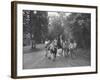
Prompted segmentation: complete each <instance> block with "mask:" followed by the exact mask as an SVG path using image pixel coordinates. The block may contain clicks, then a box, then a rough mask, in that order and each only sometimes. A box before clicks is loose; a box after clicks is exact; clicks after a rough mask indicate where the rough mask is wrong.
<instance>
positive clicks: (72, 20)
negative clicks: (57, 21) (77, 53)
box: [68, 13, 91, 48]
mask: <svg viewBox="0 0 100 80" xmlns="http://www.w3.org/2000/svg"><path fill="white" fill-rule="evenodd" d="M68 23H69V24H68V25H69V26H70V28H71V32H72V35H73V38H74V39H75V40H76V41H77V42H78V46H79V47H82V48H90V44H91V40H90V39H91V15H90V14H88V13H72V14H71V15H70V16H69V18H68Z"/></svg>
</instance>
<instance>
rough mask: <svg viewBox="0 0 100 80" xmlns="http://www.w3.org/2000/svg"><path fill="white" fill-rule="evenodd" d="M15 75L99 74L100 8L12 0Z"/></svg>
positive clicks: (13, 67)
mask: <svg viewBox="0 0 100 80" xmlns="http://www.w3.org/2000/svg"><path fill="white" fill-rule="evenodd" d="M12 15H13V17H14V18H12V76H14V77H15V78H16V77H19V78H20V77H40V76H41V77H42V76H43V77H44V76H60V75H73V74H90V73H97V7H96V6H83V5H65V4H52V3H34V2H33V3H32V2H13V3H12Z"/></svg>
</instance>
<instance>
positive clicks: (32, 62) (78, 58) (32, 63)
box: [23, 44, 91, 69]
mask: <svg viewBox="0 0 100 80" xmlns="http://www.w3.org/2000/svg"><path fill="white" fill-rule="evenodd" d="M44 55H45V49H44V45H43V44H40V45H37V49H35V50H32V49H31V47H30V46H26V47H24V49H23V58H24V61H23V68H24V69H36V68H56V67H57V68H58V67H75V66H77V67H79V66H89V65H90V62H91V61H90V53H89V50H88V51H87V50H81V49H78V50H77V52H76V54H75V55H73V57H71V56H67V57H63V56H57V58H56V60H55V61H52V60H49V59H48V58H46V57H45V56H44Z"/></svg>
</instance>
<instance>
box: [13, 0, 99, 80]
mask: <svg viewBox="0 0 100 80" xmlns="http://www.w3.org/2000/svg"><path fill="white" fill-rule="evenodd" d="M17 4H27V5H30V4H31V5H33V4H35V5H49V6H59V7H60V6H61V7H77V8H79V7H81V8H94V9H96V71H94V72H80V73H63V74H49V75H33V76H17ZM97 16H98V7H97V6H88V5H73V4H57V3H40V2H26V1H12V2H11V77H12V78H16V79H17V78H32V77H50V76H66V75H80V74H94V73H97V72H98V67H97V66H98V65H97V63H98V59H97V57H98V54H97V50H98V47H97V44H98V32H97V30H98V27H97V26H98V25H97V24H98V18H97Z"/></svg>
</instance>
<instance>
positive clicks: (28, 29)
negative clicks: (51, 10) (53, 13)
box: [23, 10, 48, 48]
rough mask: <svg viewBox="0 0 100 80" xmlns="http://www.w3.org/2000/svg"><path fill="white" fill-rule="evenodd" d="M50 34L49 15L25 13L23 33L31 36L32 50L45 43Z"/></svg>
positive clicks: (37, 12) (33, 12) (39, 12)
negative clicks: (48, 33)
mask: <svg viewBox="0 0 100 80" xmlns="http://www.w3.org/2000/svg"><path fill="white" fill-rule="evenodd" d="M47 32H48V15H47V12H45V11H31V10H24V11H23V33H24V35H27V33H29V34H30V41H31V45H32V48H35V47H36V44H38V43H43V42H44V40H45V38H46V36H47Z"/></svg>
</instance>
